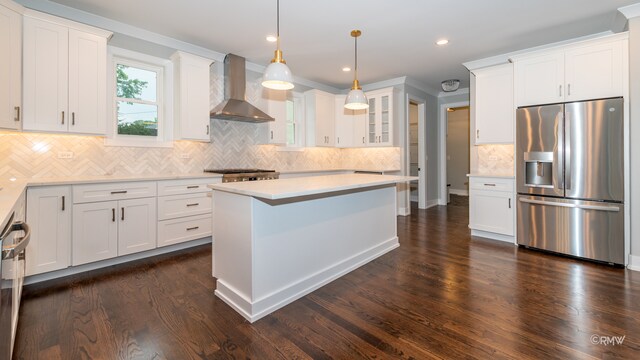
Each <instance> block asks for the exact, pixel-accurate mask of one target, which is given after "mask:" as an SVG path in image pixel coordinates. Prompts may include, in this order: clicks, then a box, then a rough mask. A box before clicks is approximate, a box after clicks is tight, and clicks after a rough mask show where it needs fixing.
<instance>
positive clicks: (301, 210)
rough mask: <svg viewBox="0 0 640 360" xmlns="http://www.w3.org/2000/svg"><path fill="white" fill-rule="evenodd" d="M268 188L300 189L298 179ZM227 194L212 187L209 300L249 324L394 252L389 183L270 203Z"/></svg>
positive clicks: (392, 191) (391, 187)
mask: <svg viewBox="0 0 640 360" xmlns="http://www.w3.org/2000/svg"><path fill="white" fill-rule="evenodd" d="M333 176H334V177H343V178H344V179H347V178H346V177H347V176H354V175H333ZM355 176H364V177H371V176H373V177H374V178H375V177H377V178H378V179H381V177H386V176H380V175H355ZM320 178H328V177H326V176H325V177H318V179H320ZM388 178H397V179H405V181H406V180H407V179H409V178H405V177H391V176H389V177H388ZM360 179H365V178H360ZM291 180H293V181H291ZM309 180H310V179H309V178H306V181H309ZM332 180H336V179H332ZM337 180H339V179H337ZM272 181H274V182H285V183H281V185H292V186H294V187H295V186H296V185H300V186H302V184H300V183H296V181H299V180H298V179H286V180H272ZM287 182H288V183H287ZM254 183H263V184H264V183H266V181H262V182H254ZM311 183H313V180H311ZM271 185H273V184H271ZM225 186H226V188H225ZM233 186H234V185H230V184H216V185H212V186H211V187H212V188H214V189H215V190H216V191H215V194H214V199H215V200H214V214H215V215H214V219H215V220H214V221H215V226H214V239H215V248H214V251H213V256H214V276H215V277H217V289H216V291H215V294H216V295H217V296H218V297H219V298H221V299H222V300H223V301H225V302H226V303H227V304H229V305H230V306H231V307H233V308H234V309H235V310H236V311H238V312H239V313H240V314H241V315H242V316H244V317H245V318H246V319H247V320H249V321H250V322H254V321H256V320H258V319H260V318H261V317H263V316H266V315H268V314H270V313H272V312H273V311H275V310H277V309H279V308H281V307H283V306H285V305H287V304H289V303H291V302H292V301H294V300H296V299H298V298H300V297H302V296H304V295H306V294H308V293H310V292H312V291H313V290H315V289H317V288H319V287H321V286H323V285H325V284H327V283H329V282H331V281H332V280H334V279H336V278H338V277H340V276H342V275H344V274H346V273H348V272H350V271H351V270H354V269H356V268H357V267H359V266H361V265H364V264H366V263H367V262H369V261H371V260H373V259H375V258H377V257H379V256H381V255H383V254H385V253H386V252H388V251H391V250H393V249H395V248H397V247H398V246H399V244H398V237H397V229H396V211H397V210H396V209H397V205H396V188H395V183H387V184H383V185H380V184H378V185H371V186H370V187H366V185H364V186H365V187H363V185H362V184H360V186H358V187H357V188H352V189H347V190H340V191H333V192H322V191H321V189H320V190H318V189H316V190H315V191H313V192H315V194H311V195H302V196H294V197H287V196H286V194H285V195H282V194H279V195H276V196H270V197H279V199H265V198H260V197H256V196H250V195H248V193H250V191H241V190H243V189H245V190H246V188H247V187H251V186H257V185H254V184H244V183H243V184H236V185H235V186H237V187H240V190H239V192H244V194H241V193H237V192H227V191H232V190H230V187H233ZM237 187H236V188H235V189H234V190H238V188H237ZM329 188H332V189H336V187H335V186H334V187H329ZM221 189H224V191H220V190H221ZM259 195H260V194H259ZM263 196H267V195H263Z"/></svg>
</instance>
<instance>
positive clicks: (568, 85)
mask: <svg viewBox="0 0 640 360" xmlns="http://www.w3.org/2000/svg"><path fill="white" fill-rule="evenodd" d="M567 96H571V84H567Z"/></svg>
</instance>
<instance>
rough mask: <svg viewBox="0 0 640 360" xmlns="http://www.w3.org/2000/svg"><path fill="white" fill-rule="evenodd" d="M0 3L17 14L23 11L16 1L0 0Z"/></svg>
mask: <svg viewBox="0 0 640 360" xmlns="http://www.w3.org/2000/svg"><path fill="white" fill-rule="evenodd" d="M0 5H2V6H4V7H6V8H9V9H11V10H13V11H15V12H17V13H18V14H22V13H24V7H23V6H22V5H20V4H18V3H16V2H13V1H11V0H0Z"/></svg>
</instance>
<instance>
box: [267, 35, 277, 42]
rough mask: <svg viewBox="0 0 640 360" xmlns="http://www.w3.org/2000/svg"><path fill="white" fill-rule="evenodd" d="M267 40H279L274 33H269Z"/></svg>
mask: <svg viewBox="0 0 640 360" xmlns="http://www.w3.org/2000/svg"><path fill="white" fill-rule="evenodd" d="M267 41H268V42H276V41H278V38H277V37H275V36H274V35H267Z"/></svg>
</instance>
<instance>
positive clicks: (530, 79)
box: [514, 52, 565, 107]
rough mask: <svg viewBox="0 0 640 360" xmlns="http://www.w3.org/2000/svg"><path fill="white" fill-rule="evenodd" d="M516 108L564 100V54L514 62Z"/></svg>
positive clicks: (559, 53) (552, 54) (558, 53)
mask: <svg viewBox="0 0 640 360" xmlns="http://www.w3.org/2000/svg"><path fill="white" fill-rule="evenodd" d="M514 71H515V87H516V107H517V106H526V105H541V104H550V103H557V102H562V101H563V100H564V92H565V89H564V53H563V52H554V53H550V54H546V55H539V56H534V57H530V58H522V59H518V60H516V62H515V68H514Z"/></svg>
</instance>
